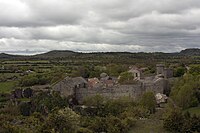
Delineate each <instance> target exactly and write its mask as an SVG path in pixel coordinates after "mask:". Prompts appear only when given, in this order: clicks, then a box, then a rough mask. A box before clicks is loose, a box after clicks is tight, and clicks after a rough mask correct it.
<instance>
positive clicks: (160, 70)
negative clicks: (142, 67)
mask: <svg viewBox="0 0 200 133" xmlns="http://www.w3.org/2000/svg"><path fill="white" fill-rule="evenodd" d="M164 68H165V66H164V65H163V64H157V65H156V74H157V75H159V74H163V75H164Z"/></svg>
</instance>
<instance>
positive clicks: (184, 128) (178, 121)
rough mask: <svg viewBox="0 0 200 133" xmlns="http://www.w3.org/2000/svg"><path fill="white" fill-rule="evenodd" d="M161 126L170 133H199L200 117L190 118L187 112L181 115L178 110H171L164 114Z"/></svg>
mask: <svg viewBox="0 0 200 133" xmlns="http://www.w3.org/2000/svg"><path fill="white" fill-rule="evenodd" d="M163 126H164V128H165V129H167V130H168V131H172V132H173V131H175V132H182V133H193V132H200V117H197V116H195V115H194V116H191V115H190V114H189V112H186V113H185V114H182V112H181V111H180V110H178V109H173V110H170V111H169V112H167V113H166V114H165V117H164V123H163Z"/></svg>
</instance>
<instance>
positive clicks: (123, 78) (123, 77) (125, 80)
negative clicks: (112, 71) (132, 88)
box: [119, 72, 135, 84]
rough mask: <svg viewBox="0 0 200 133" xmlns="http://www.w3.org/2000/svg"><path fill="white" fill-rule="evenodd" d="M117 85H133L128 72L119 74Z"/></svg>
mask: <svg viewBox="0 0 200 133" xmlns="http://www.w3.org/2000/svg"><path fill="white" fill-rule="evenodd" d="M119 83H120V84H132V83H135V81H134V76H133V74H132V73H130V72H122V73H121V74H120V79H119Z"/></svg>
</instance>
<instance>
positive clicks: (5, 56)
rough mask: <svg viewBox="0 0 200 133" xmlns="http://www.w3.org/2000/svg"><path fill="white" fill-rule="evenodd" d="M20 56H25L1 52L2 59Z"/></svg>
mask: <svg viewBox="0 0 200 133" xmlns="http://www.w3.org/2000/svg"><path fill="white" fill-rule="evenodd" d="M19 57H23V56H20V55H11V54H6V53H0V59H13V58H19Z"/></svg>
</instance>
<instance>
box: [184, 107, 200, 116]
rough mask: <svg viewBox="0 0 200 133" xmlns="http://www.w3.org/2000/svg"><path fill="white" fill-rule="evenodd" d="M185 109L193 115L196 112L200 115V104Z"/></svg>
mask: <svg viewBox="0 0 200 133" xmlns="http://www.w3.org/2000/svg"><path fill="white" fill-rule="evenodd" d="M185 111H188V112H190V113H191V114H193V115H194V114H195V115H198V116H200V106H199V107H193V108H189V109H187V110H185Z"/></svg>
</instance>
